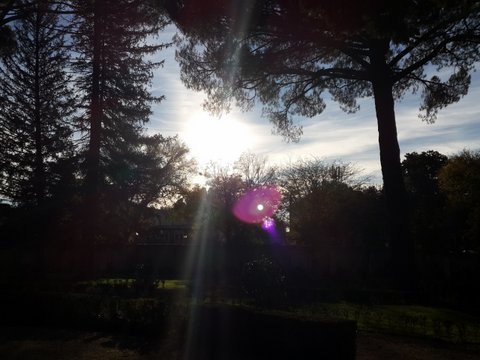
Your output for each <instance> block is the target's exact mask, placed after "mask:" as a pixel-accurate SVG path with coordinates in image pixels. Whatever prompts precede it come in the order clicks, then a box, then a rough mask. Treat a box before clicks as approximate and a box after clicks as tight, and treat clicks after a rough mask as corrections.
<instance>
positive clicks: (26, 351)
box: [0, 326, 480, 360]
mask: <svg viewBox="0 0 480 360" xmlns="http://www.w3.org/2000/svg"><path fill="white" fill-rule="evenodd" d="M172 348H173V346H171V344H169V343H168V341H167V342H162V343H159V341H156V340H155V339H154V338H148V339H145V338H141V337H135V336H118V335H110V334H105V333H100V332H92V331H77V330H67V329H51V328H34V327H13V326H0V359H4V360H7V359H8V360H10V359H18V360H20V359H22V360H47V359H48V360H52V359H72V360H87V359H89V360H90V359H94V360H95V359H98V360H113V359H115V360H116V359H125V360H147V359H148V360H149V359H181V357H180V356H179V354H177V353H176V351H175V350H173V349H172ZM357 359H358V360H367V359H368V360H376V359H382V360H383V359H388V360H397V359H412V360H415V359H438V360H447V359H459V360H460V359H462V360H474V359H479V360H480V352H479V349H478V348H477V349H474V348H465V346H460V345H450V344H445V343H442V342H434V341H428V340H422V339H413V338H408V337H400V336H394V335H384V334H374V333H366V332H360V333H359V334H358V339H357Z"/></svg>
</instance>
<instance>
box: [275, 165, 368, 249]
mask: <svg viewBox="0 0 480 360" xmlns="http://www.w3.org/2000/svg"><path fill="white" fill-rule="evenodd" d="M362 183H363V180H362V179H361V178H360V176H359V172H358V170H356V169H355V167H354V166H353V165H352V164H349V163H341V162H338V161H337V162H333V163H327V162H325V161H322V160H320V159H318V158H312V159H304V160H299V161H297V162H294V163H291V164H289V165H287V166H286V167H284V168H283V169H281V170H280V171H279V185H280V186H281V188H282V191H283V194H284V197H283V198H284V201H283V209H282V212H283V214H284V217H285V218H286V221H287V223H290V233H291V235H290V237H291V239H290V240H291V241H293V242H295V243H301V244H309V245H313V246H316V245H317V244H316V242H318V240H319V239H322V241H325V242H332V241H333V242H335V241H336V238H337V237H338V236H337V235H336V234H334V232H335V231H334V232H332V231H330V230H328V229H327V228H328V227H329V228H332V227H331V226H329V225H327V226H326V227H323V230H321V229H322V226H323V225H322V224H324V223H327V222H328V221H330V222H332V221H333V222H335V223H337V224H338V226H337V227H338V228H339V229H340V228H341V227H343V228H344V229H343V230H342V231H357V230H358V229H357V230H354V229H353V228H351V227H350V228H349V227H348V226H346V225H345V224H344V223H342V221H341V218H344V217H346V216H347V214H346V213H345V212H351V211H357V209H355V207H354V206H353V203H352V204H347V206H346V207H343V206H342V205H341V203H342V201H343V200H342V199H344V198H348V193H350V192H352V191H355V190H359V189H360V187H361V185H362ZM350 205H351V209H348V206H350ZM337 209H338V210H337ZM342 212H344V213H343V214H342ZM328 219H330V220H328Z"/></svg>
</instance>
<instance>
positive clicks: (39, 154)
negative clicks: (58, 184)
mask: <svg viewBox="0 0 480 360" xmlns="http://www.w3.org/2000/svg"><path fill="white" fill-rule="evenodd" d="M41 16H42V15H41V12H40V9H39V8H38V7H37V8H36V14H35V35H34V36H35V54H34V61H35V65H34V66H35V69H34V89H33V91H34V100H33V101H34V105H33V109H34V110H33V111H34V127H35V135H34V138H35V168H34V185H33V187H34V189H33V191H34V196H35V200H36V203H37V205H40V204H41V203H42V202H43V198H44V196H45V168H44V159H43V144H42V115H41V106H42V104H41V100H40V91H41V89H40V47H41V44H40V31H41Z"/></svg>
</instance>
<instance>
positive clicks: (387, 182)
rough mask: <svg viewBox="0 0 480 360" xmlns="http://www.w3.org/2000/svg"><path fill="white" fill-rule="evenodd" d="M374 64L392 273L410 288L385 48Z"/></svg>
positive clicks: (409, 249)
mask: <svg viewBox="0 0 480 360" xmlns="http://www.w3.org/2000/svg"><path fill="white" fill-rule="evenodd" d="M371 64H372V68H373V69H374V70H373V71H372V73H373V74H372V85H373V95H374V99H375V110H376V115H377V124H378V141H379V147H380V163H381V166H382V176H383V187H384V192H385V198H386V207H387V224H388V234H389V237H390V249H391V256H392V258H391V267H392V268H391V273H392V275H393V277H394V281H395V284H396V286H397V287H399V288H400V289H404V290H408V289H412V288H413V287H414V283H413V280H414V267H415V262H414V247H413V243H412V237H411V235H410V230H409V216H408V199H407V193H406V190H405V184H404V180H403V175H402V168H401V162H400V147H399V144H398V137H397V127H396V121H395V102H394V99H393V83H392V81H391V76H390V72H389V69H388V66H387V64H386V61H385V52H384V51H382V50H378V51H374V52H373V53H372V56H371Z"/></svg>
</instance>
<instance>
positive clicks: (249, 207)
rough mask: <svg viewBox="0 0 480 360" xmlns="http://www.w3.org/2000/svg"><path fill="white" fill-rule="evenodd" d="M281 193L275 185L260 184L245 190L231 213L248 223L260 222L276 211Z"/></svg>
mask: <svg viewBox="0 0 480 360" xmlns="http://www.w3.org/2000/svg"><path fill="white" fill-rule="evenodd" d="M281 200H282V194H281V193H280V191H278V189H277V188H276V187H275V186H260V187H257V188H253V189H251V190H249V191H247V192H246V193H245V194H243V195H242V197H240V199H238V201H237V202H236V203H235V205H234V207H233V214H234V215H235V216H236V217H237V218H238V219H239V220H241V221H243V222H246V223H249V224H262V223H263V222H264V220H265V219H267V218H269V217H271V216H272V215H273V214H274V213H275V211H277V209H278V207H279V206H280V202H281Z"/></svg>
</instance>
